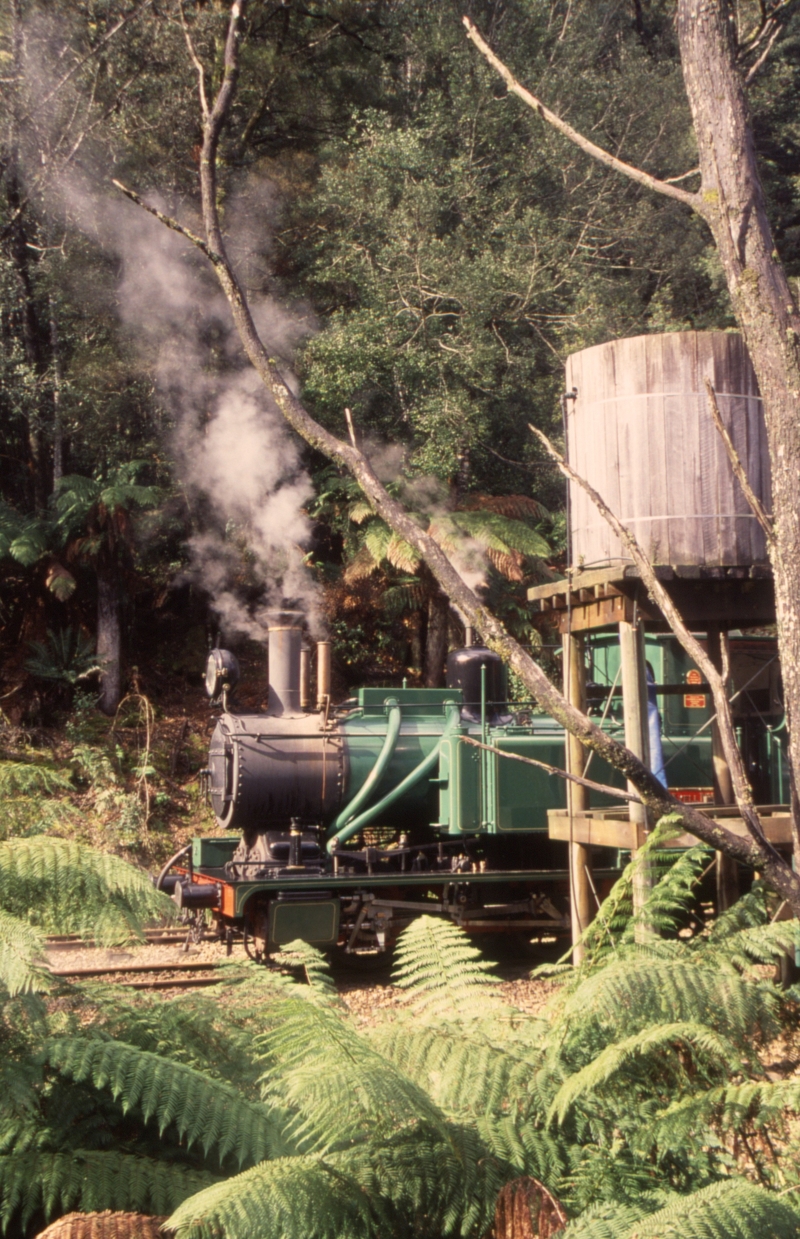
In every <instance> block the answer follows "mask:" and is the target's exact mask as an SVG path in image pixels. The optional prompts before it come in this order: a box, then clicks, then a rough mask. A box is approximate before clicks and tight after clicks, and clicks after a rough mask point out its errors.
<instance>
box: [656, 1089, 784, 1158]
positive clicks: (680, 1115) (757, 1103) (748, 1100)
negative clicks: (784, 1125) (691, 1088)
mask: <svg viewBox="0 0 800 1239" xmlns="http://www.w3.org/2000/svg"><path fill="white" fill-rule="evenodd" d="M798 1113H800V1081H798V1080H797V1079H787V1080H775V1081H769V1080H742V1081H741V1082H740V1083H738V1084H725V1085H720V1086H718V1087H716V1088H710V1089H707V1090H705V1091H701V1092H693V1093H692V1094H691V1095H690V1096H688V1097H685V1098H683V1099H681V1100H679V1101H675V1102H674V1103H673V1104H672V1105H671V1106H669V1107H668V1108H667V1109H666V1110H665V1111H664V1112H663V1114H661V1115H660V1116H659V1117H658V1118H657V1119H656V1121H655V1127H654V1131H655V1133H656V1135H657V1138H658V1140H659V1141H660V1142H663V1143H665V1144H666V1143H669V1144H671V1145H673V1146H675V1145H676V1144H678V1143H680V1141H682V1140H686V1139H688V1137H689V1136H690V1134H691V1133H693V1132H700V1131H701V1130H702V1129H703V1128H706V1129H713V1130H715V1131H717V1132H723V1131H726V1130H728V1131H729V1130H736V1129H737V1128H740V1127H741V1126H742V1125H743V1124H744V1123H747V1124H749V1125H750V1126H752V1127H754V1128H759V1127H765V1126H767V1125H770V1124H772V1125H779V1124H780V1122H781V1120H782V1119H784V1118H785V1117H787V1116H789V1115H796V1114H798Z"/></svg>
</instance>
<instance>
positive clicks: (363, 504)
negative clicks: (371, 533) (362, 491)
mask: <svg viewBox="0 0 800 1239" xmlns="http://www.w3.org/2000/svg"><path fill="white" fill-rule="evenodd" d="M347 515H348V517H349V518H350V520H351V521H353V523H354V524H355V525H360V524H361V522H362V521H366V520H369V518H370V517H371V516H374V515H375V509H374V508H373V506H372V504H371V503H368V502H367V500H366V499H356V500H355V502H354V503H351V504H350V507H349V508H348V509H347Z"/></svg>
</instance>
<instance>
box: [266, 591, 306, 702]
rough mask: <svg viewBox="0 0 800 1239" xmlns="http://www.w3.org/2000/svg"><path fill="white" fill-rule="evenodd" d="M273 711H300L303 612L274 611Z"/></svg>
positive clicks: (271, 621) (271, 615)
mask: <svg viewBox="0 0 800 1239" xmlns="http://www.w3.org/2000/svg"><path fill="white" fill-rule="evenodd" d="M268 617H269V710H268V711H267V712H268V713H269V714H276V715H280V714H300V713H302V710H301V705H300V649H301V646H302V639H303V634H302V630H301V628H300V625H301V623H302V621H303V612H302V611H270V612H269V613H268Z"/></svg>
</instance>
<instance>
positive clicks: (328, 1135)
mask: <svg viewBox="0 0 800 1239" xmlns="http://www.w3.org/2000/svg"><path fill="white" fill-rule="evenodd" d="M274 1018H275V1026H274V1027H273V1028H272V1029H271V1030H270V1031H269V1032H267V1033H266V1034H265V1035H264V1036H263V1037H260V1038H259V1039H258V1041H257V1049H258V1051H259V1053H260V1054H261V1055H262V1059H263V1062H264V1064H265V1066H266V1067H267V1071H266V1072H265V1074H264V1076H263V1077H262V1083H263V1093H262V1096H263V1097H264V1099H265V1101H268V1102H270V1103H273V1102H277V1103H278V1104H279V1105H283V1106H286V1107H287V1108H289V1109H290V1110H291V1111H292V1112H293V1118H292V1119H291V1120H290V1122H289V1124H288V1129H287V1130H288V1133H289V1135H290V1137H291V1138H292V1139H293V1140H295V1141H297V1145H298V1147H299V1148H300V1149H302V1150H304V1151H312V1152H324V1151H326V1150H329V1149H331V1148H334V1147H335V1146H337V1145H341V1144H344V1143H349V1142H352V1141H354V1140H357V1139H364V1138H366V1137H367V1135H370V1134H372V1135H375V1136H377V1135H378V1134H380V1133H386V1132H390V1131H393V1130H396V1129H398V1128H403V1127H406V1126H408V1125H409V1124H417V1123H419V1122H421V1121H426V1122H428V1123H431V1124H433V1125H437V1124H438V1125H440V1126H441V1125H443V1124H444V1116H443V1114H442V1112H441V1110H439V1109H438V1107H437V1106H435V1105H434V1103H433V1102H432V1101H431V1099H430V1098H429V1097H428V1096H427V1094H426V1093H425V1092H423V1090H422V1089H421V1088H420V1087H419V1086H418V1085H417V1084H415V1083H414V1082H413V1081H412V1080H410V1079H409V1078H408V1076H406V1075H404V1074H403V1073H402V1072H401V1071H400V1070H399V1069H398V1068H397V1067H396V1066H394V1064H392V1063H390V1062H389V1061H388V1060H387V1059H386V1058H384V1057H383V1056H382V1055H380V1054H378V1053H377V1051H375V1050H373V1049H372V1047H371V1046H370V1045H368V1044H367V1043H366V1042H365V1041H364V1040H363V1039H362V1038H361V1037H360V1036H359V1034H358V1033H357V1032H356V1031H355V1029H354V1028H353V1027H352V1026H351V1025H350V1024H349V1023H348V1022H347V1021H346V1020H345V1019H344V1018H343V1016H342V1015H341V1014H340V1013H339V1012H337V1011H336V1010H335V1009H333V1008H332V1007H329V1006H319V1005H316V1004H314V1003H310V1002H307V1001H304V1000H302V999H287V1000H285V1001H284V1002H282V1003H280V1004H279V1006H278V1007H277V1009H276V1011H275V1016H274Z"/></svg>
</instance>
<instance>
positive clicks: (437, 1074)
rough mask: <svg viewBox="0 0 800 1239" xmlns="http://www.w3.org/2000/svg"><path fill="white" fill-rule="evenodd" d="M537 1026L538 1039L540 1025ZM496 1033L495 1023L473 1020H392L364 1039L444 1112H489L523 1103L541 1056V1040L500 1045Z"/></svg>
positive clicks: (495, 1112) (541, 1026) (481, 1113)
mask: <svg viewBox="0 0 800 1239" xmlns="http://www.w3.org/2000/svg"><path fill="white" fill-rule="evenodd" d="M537 1023H538V1022H535V1023H534V1027H536V1025H537ZM538 1027H539V1029H540V1040H541V1033H543V1032H544V1030H545V1029H546V1025H544V1024H543V1023H538ZM499 1031H501V1029H500V1028H498V1026H497V1024H496V1022H495V1021H492V1022H491V1023H490V1024H489V1025H488V1027H487V1026H486V1025H483V1024H480V1023H477V1022H475V1021H470V1022H469V1023H467V1024H445V1023H443V1022H436V1023H434V1024H422V1025H419V1024H417V1023H416V1021H407V1020H396V1021H394V1022H393V1023H392V1024H390V1025H388V1026H387V1027H385V1028H380V1027H379V1029H378V1030H377V1032H376V1033H375V1034H373V1035H372V1037H371V1038H370V1040H371V1042H372V1044H373V1045H375V1046H376V1048H377V1049H378V1050H380V1052H381V1053H382V1054H384V1055H385V1056H386V1057H387V1058H388V1059H389V1060H390V1061H391V1062H393V1063H396V1064H397V1066H399V1067H402V1069H403V1071H404V1072H405V1074H406V1075H408V1076H409V1077H410V1078H411V1079H412V1080H414V1081H415V1082H416V1083H417V1084H419V1085H420V1086H421V1087H422V1088H424V1089H425V1091H426V1092H427V1093H428V1094H429V1096H430V1097H431V1098H432V1099H433V1100H434V1101H435V1102H436V1104H437V1105H439V1106H441V1108H442V1109H443V1110H444V1111H445V1112H446V1113H447V1114H451V1115H455V1114H460V1115H467V1114H471V1115H489V1114H502V1113H503V1112H504V1111H505V1110H506V1109H508V1108H509V1107H510V1106H512V1105H513V1106H515V1107H519V1106H520V1105H524V1101H523V1099H524V1097H525V1095H526V1093H527V1089H528V1084H529V1081H530V1079H531V1077H532V1076H533V1074H534V1072H535V1071H536V1068H537V1067H538V1066H539V1064H540V1061H541V1057H542V1054H543V1047H542V1045H541V1044H540V1045H538V1046H535V1045H534V1046H532V1045H525V1044H514V1043H513V1042H512V1043H511V1044H503V1040H502V1039H501V1038H494V1037H493V1036H492V1033H496V1032H499ZM498 1040H499V1044H498Z"/></svg>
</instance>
